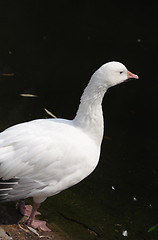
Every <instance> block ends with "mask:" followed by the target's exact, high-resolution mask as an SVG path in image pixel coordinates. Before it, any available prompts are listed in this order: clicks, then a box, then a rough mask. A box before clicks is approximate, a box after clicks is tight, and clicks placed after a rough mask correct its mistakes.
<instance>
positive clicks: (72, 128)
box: [0, 62, 138, 230]
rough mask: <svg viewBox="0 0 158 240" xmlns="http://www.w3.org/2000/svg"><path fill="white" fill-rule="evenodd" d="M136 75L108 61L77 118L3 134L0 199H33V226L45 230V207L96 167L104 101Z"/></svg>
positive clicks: (28, 125) (17, 127)
mask: <svg viewBox="0 0 158 240" xmlns="http://www.w3.org/2000/svg"><path fill="white" fill-rule="evenodd" d="M131 77H132V78H138V77H137V75H134V74H132V73H130V72H129V71H127V69H126V68H125V66H124V65H123V64H121V63H118V62H110V63H107V64H105V65H103V66H102V67H101V68H100V69H98V70H97V71H96V72H95V73H94V74H93V75H92V77H91V80H90V82H89V84H88V85H87V87H86V88H85V90H84V93H83V95H82V97H81V103H80V105H79V109H78V111H77V114H76V117H75V118H74V119H73V120H65V119H40V120H35V121H31V122H26V123H22V124H18V125H15V126H13V127H11V128H8V129H7V130H5V131H4V132H2V133H1V134H0V178H1V182H0V200H1V201H11V200H17V199H25V198H27V197H33V199H34V204H33V210H32V212H31V215H30V216H29V219H28V224H31V225H32V226H33V227H39V226H41V225H39V224H35V221H36V220H35V214H36V210H37V208H38V207H39V205H40V203H41V202H43V201H44V200H45V199H46V198H47V197H49V196H53V195H55V194H57V193H59V192H61V191H63V190H64V189H67V188H69V187H71V186H72V185H74V184H76V183H78V182H80V181H81V180H82V179H84V178H85V177H87V176H88V175H89V174H90V173H91V172H92V171H93V170H94V169H95V167H96V166H97V164H98V161H99V156H100V148H101V142H102V138H103V114H102V106H101V104H102V99H103V97H104V94H105V92H106V91H107V89H108V88H109V87H111V86H113V85H116V84H118V83H121V82H123V81H125V80H127V79H128V78H131ZM21 205H22V204H20V205H18V207H19V206H20V207H19V208H20V210H21V212H23V210H24V209H23V210H22V207H23V206H22V207H21ZM24 213H25V211H24ZM42 227H43V228H42V229H43V230H48V229H47V228H45V227H44V226H42Z"/></svg>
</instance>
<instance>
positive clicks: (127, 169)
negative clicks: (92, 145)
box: [0, 0, 158, 240]
mask: <svg viewBox="0 0 158 240" xmlns="http://www.w3.org/2000/svg"><path fill="white" fill-rule="evenodd" d="M156 16H157V12H156V4H155V6H154V5H152V4H151V3H150V5H145V3H143V6H142V5H138V3H137V4H135V3H134V2H133V1H132V3H129V2H128V3H127V1H126V2H125V3H124V2H119V1H117V2H114V1H78V2H75V1H64V0H61V1H48V0H47V1H29V0H27V1H9V0H5V1H4V0H3V1H0V72H1V73H15V75H14V76H1V77H0V84H1V87H0V116H1V117H0V128H1V130H3V129H5V128H6V127H9V126H11V125H14V124H16V123H20V122H24V121H28V120H32V119H36V118H45V117H48V115H47V114H46V112H45V111H44V108H47V109H48V110H49V111H52V112H53V113H54V114H55V115H56V116H58V117H63V118H68V119H72V118H73V117H74V115H75V112H76V110H77V107H78V104H79V98H80V95H81V94H82V91H83V88H84V87H85V86H86V84H87V82H88V80H89V77H90V76H91V74H92V73H93V72H94V71H95V70H96V69H97V68H98V67H99V66H101V65H102V64H103V63H105V62H107V61H110V60H118V61H121V62H123V63H124V64H125V65H126V66H127V68H128V69H129V70H130V71H132V72H134V73H136V74H138V75H139V77H140V79H139V80H137V81H134V82H130V83H128V84H122V85H119V86H116V87H114V88H112V89H110V90H109V91H108V93H107V94H106V96H105V99H104V102H103V110H104V115H105V136H108V138H105V139H104V140H103V144H102V153H101V158H100V163H99V165H98V167H97V169H96V170H95V172H94V173H93V174H92V175H91V176H89V177H88V178H87V179H85V180H84V181H83V182H82V183H80V184H78V185H77V186H75V187H73V188H71V189H69V190H67V191H65V192H63V193H61V194H59V195H57V196H55V197H53V198H49V199H48V200H47V201H46V202H45V204H43V206H42V210H43V215H44V217H45V218H46V219H48V221H49V223H50V226H51V223H52V226H53V222H55V223H56V224H58V225H59V226H60V227H61V228H62V229H64V230H65V231H66V232H67V233H68V234H69V235H70V236H71V239H73V240H86V239H106V240H114V239H124V238H125V239H126V238H127V239H129V240H134V239H138V240H139V239H140V240H141V239H145V240H146V239H149V240H150V239H152V240H156V239H158V228H157V229H155V230H153V231H152V232H150V233H148V232H147V231H148V229H149V228H150V227H152V226H154V225H155V224H157V223H158V219H157V213H158V207H157V202H158V163H157V158H158V152H157V148H158V139H157V120H158V117H157V102H158V101H157V100H158V95H157V92H158V83H157V80H158V79H157V78H158V77H157V50H156V47H157V18H156ZM21 93H31V94H37V95H38V96H39V97H38V98H25V97H21V96H20V95H19V94H21ZM125 230H127V232H128V236H127V237H124V236H123V235H122V233H123V231H125Z"/></svg>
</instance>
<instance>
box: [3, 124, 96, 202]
mask: <svg viewBox="0 0 158 240" xmlns="http://www.w3.org/2000/svg"><path fill="white" fill-rule="evenodd" d="M99 154H100V146H98V144H96V143H95V141H94V140H93V139H91V138H90V137H89V136H87V134H85V133H84V132H83V131H82V130H81V129H80V128H77V127H76V126H75V124H74V122H73V121H69V120H64V119H43V120H35V121H31V122H27V123H22V124H19V125H15V126H13V127H11V128H9V129H7V130H6V131H4V132H2V133H1V134H0V159H1V165H0V178H3V180H6V181H5V183H6V184H5V183H3V184H4V185H5V189H6V190H3V194H4V195H3V194H1V195H0V198H1V199H0V200H5V201H9V200H17V199H25V198H27V197H34V198H35V201H36V202H38V203H39V202H43V201H44V200H45V199H46V198H47V197H49V196H52V195H55V194H57V193H59V192H61V191H62V190H64V189H66V188H69V187H71V186H72V185H74V184H76V183H78V182H80V181H81V180H82V179H83V178H85V177H86V176H88V175H89V174H90V173H91V172H92V171H93V170H94V168H95V167H96V165H97V163H98V160H99ZM10 179H14V180H15V181H13V182H12V183H11V184H12V186H11V188H10V186H9V188H7V184H8V183H7V180H9V182H10ZM14 183H15V184H14ZM0 184H1V183H0ZM1 191H2V190H1ZM1 193H2V192H1Z"/></svg>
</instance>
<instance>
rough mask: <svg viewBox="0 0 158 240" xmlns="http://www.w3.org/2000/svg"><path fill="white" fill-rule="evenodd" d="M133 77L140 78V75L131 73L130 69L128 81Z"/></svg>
mask: <svg viewBox="0 0 158 240" xmlns="http://www.w3.org/2000/svg"><path fill="white" fill-rule="evenodd" d="M131 78H134V79H138V78H139V77H138V75H136V74H134V73H131V72H130V71H127V81H128V80H129V79H131Z"/></svg>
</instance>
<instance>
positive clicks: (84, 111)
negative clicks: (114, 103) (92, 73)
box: [74, 77, 107, 145]
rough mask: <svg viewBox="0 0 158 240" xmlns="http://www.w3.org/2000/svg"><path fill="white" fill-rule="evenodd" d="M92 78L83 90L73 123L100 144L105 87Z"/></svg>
mask: <svg viewBox="0 0 158 240" xmlns="http://www.w3.org/2000/svg"><path fill="white" fill-rule="evenodd" d="M93 80H94V79H93V77H92V79H91V81H90V82H89V84H88V85H87V87H86V88H85V90H84V92H83V95H82V97H81V102H80V105H79V108H78V111H77V114H76V117H75V118H74V124H75V125H76V126H77V127H80V128H81V129H82V130H83V131H84V132H85V133H86V134H88V135H89V136H90V137H91V138H93V139H94V140H95V142H96V143H97V144H99V145H100V144H101V141H102V138H103V131H104V121H103V112H102V100H103V97H104V94H105V92H106V90H107V88H106V87H103V86H101V87H99V86H98V84H97V83H98V81H97V80H96V79H95V81H93Z"/></svg>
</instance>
